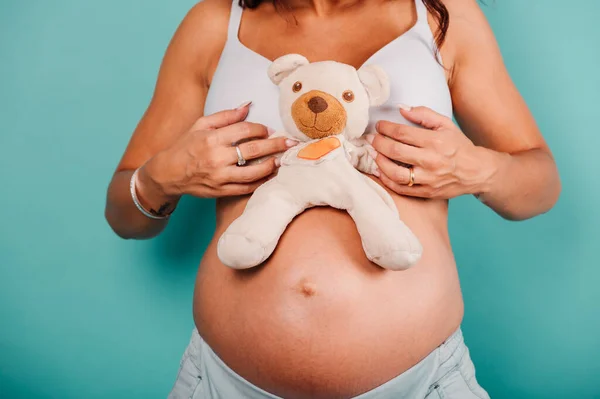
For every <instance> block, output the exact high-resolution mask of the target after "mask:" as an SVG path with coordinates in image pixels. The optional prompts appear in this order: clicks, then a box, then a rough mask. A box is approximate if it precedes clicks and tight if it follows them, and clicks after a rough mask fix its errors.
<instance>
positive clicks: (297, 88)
mask: <svg viewBox="0 0 600 399" xmlns="http://www.w3.org/2000/svg"><path fill="white" fill-rule="evenodd" d="M292 90H293V91H294V93H298V92H299V91H300V90H302V83H301V82H296V83H294V85H293V86H292Z"/></svg>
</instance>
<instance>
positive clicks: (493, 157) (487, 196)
mask: <svg viewBox="0 0 600 399" xmlns="http://www.w3.org/2000/svg"><path fill="white" fill-rule="evenodd" d="M478 149H480V150H481V159H482V163H481V164H482V167H483V171H484V173H483V175H484V176H486V177H485V179H484V182H483V184H482V190H481V192H480V194H479V195H477V197H478V198H479V200H480V201H481V202H483V203H484V204H486V205H487V206H489V207H490V208H492V209H493V210H494V211H495V212H496V213H498V214H499V215H500V216H502V217H503V218H505V219H508V220H524V219H528V218H531V217H534V216H536V215H539V214H542V213H545V212H547V211H549V210H550V209H551V208H552V207H553V206H554V204H555V203H556V201H557V200H558V197H559V194H560V190H561V184H560V178H559V175H558V170H557V168H556V164H555V162H554V160H553V159H552V156H551V155H550V154H549V153H548V152H546V151H544V150H542V149H532V150H527V151H523V152H519V153H515V154H507V153H501V152H497V151H493V150H490V149H486V148H483V147H478Z"/></svg>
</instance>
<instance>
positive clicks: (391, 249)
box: [348, 174, 423, 270]
mask: <svg viewBox="0 0 600 399" xmlns="http://www.w3.org/2000/svg"><path fill="white" fill-rule="evenodd" d="M361 177H362V179H360V181H362V182H363V183H362V184H359V182H358V181H357V182H356V186H355V187H356V190H352V191H351V192H352V202H351V203H352V206H351V207H350V208H349V209H348V213H349V214H350V216H352V218H353V219H354V222H355V223H356V227H357V228H358V232H359V233H360V236H361V239H362V244H363V248H364V250H365V253H366V255H367V258H369V260H371V261H372V262H374V263H376V264H378V265H379V266H381V267H383V268H385V269H390V270H404V269H407V268H409V267H410V266H412V265H413V264H415V263H416V262H417V261H418V260H419V259H420V258H421V254H422V252H423V249H422V247H421V243H420V242H419V240H418V239H417V237H416V236H415V235H414V234H413V232H412V231H411V230H410V229H409V228H408V226H406V224H404V222H403V221H402V220H401V219H400V217H399V215H398V211H397V209H396V206H395V205H394V202H393V200H392V198H391V197H390V195H389V194H388V193H387V191H385V190H384V189H383V188H382V187H381V186H379V185H378V184H377V183H375V182H374V181H372V180H371V179H369V178H368V177H367V176H364V175H362V174H361ZM357 180H358V179H357Z"/></svg>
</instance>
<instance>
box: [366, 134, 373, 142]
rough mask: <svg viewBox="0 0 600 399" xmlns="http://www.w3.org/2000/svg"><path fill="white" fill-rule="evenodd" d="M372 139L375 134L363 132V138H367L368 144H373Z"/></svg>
mask: <svg viewBox="0 0 600 399" xmlns="http://www.w3.org/2000/svg"><path fill="white" fill-rule="evenodd" d="M374 139H375V134H374V133H369V134H365V140H367V142H368V143H369V144H373V140H374Z"/></svg>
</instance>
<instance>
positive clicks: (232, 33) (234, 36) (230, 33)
mask: <svg viewBox="0 0 600 399" xmlns="http://www.w3.org/2000/svg"><path fill="white" fill-rule="evenodd" d="M419 1H420V0H419ZM243 11H244V9H243V8H242V7H240V6H239V2H238V0H232V3H231V12H230V14H229V27H228V29H227V37H228V39H229V40H238V32H239V30H240V22H241V20H242V12H243Z"/></svg>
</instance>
